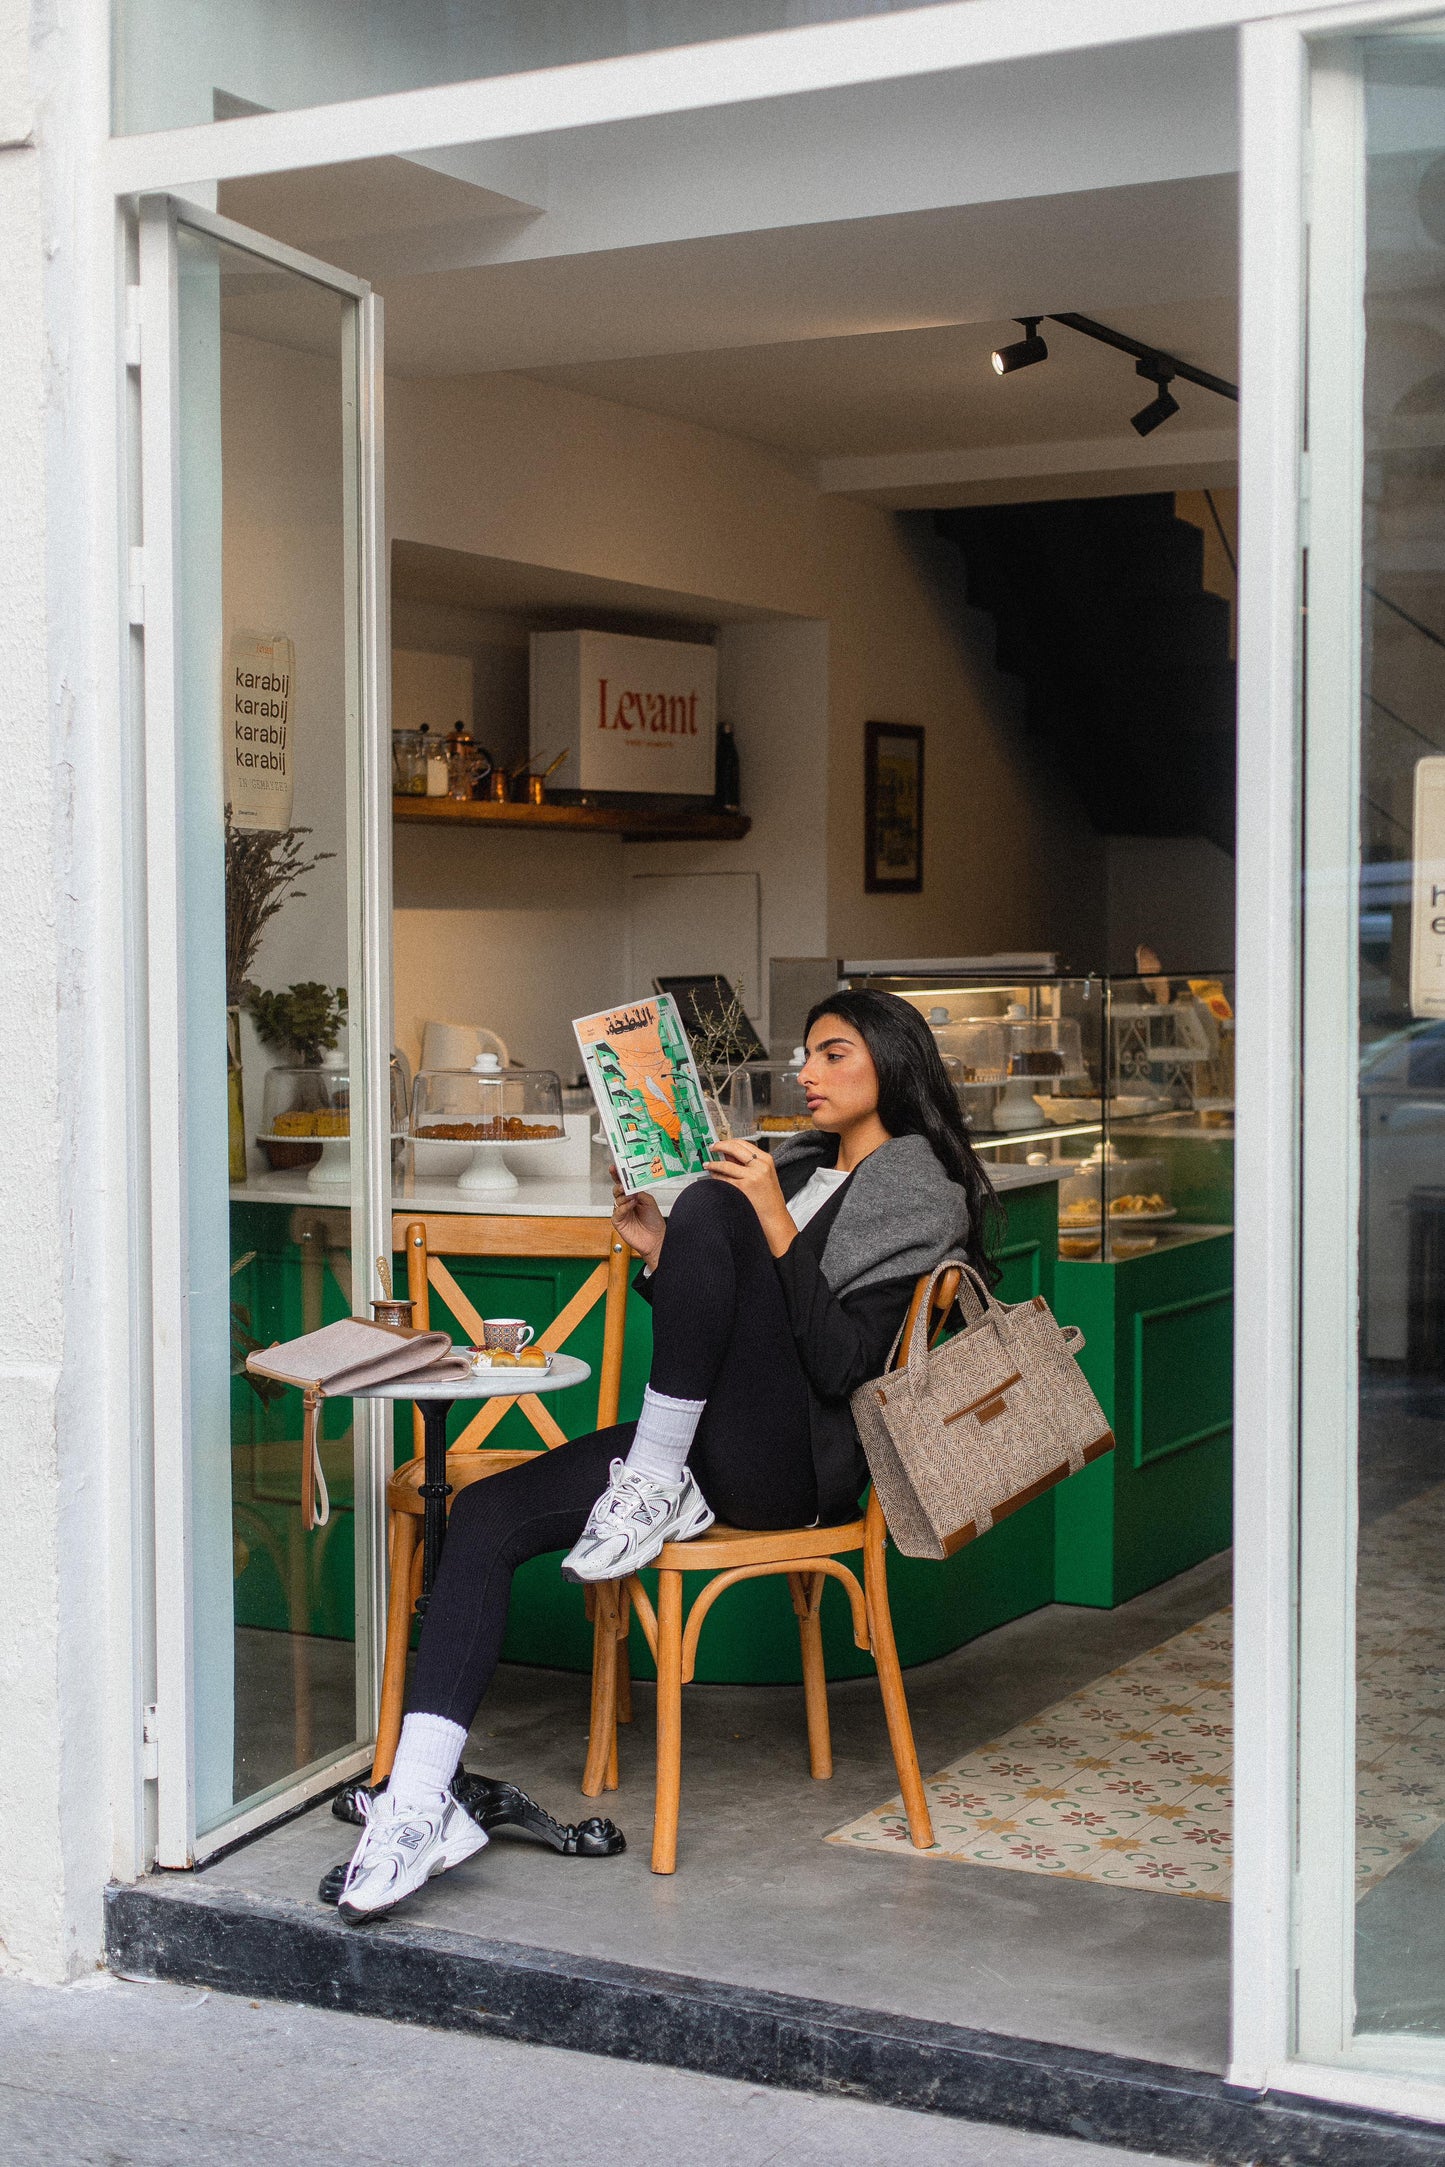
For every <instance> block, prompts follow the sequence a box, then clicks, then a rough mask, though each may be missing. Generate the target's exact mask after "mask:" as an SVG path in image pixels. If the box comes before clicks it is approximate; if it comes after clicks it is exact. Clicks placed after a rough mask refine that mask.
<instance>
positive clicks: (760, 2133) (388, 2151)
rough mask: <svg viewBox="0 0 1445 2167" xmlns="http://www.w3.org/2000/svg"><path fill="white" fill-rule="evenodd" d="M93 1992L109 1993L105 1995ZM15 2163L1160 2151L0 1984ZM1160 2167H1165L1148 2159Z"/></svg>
mask: <svg viewBox="0 0 1445 2167" xmlns="http://www.w3.org/2000/svg"><path fill="white" fill-rule="evenodd" d="M97 1989H98V1990H97ZM0 2129H3V2132H4V2137H3V2146H0V2150H3V2157H4V2160H5V2167H295V2163H296V2162H297V2160H299V2159H315V2160H327V2161H332V2160H338V2161H347V2162H351V2163H354V2167H434V2163H435V2162H436V2161H438V2160H444V2159H450V2158H452V2157H453V2156H456V2157H459V2158H469V2157H473V2156H475V2157H479V2158H482V2159H485V2160H487V2161H488V2162H490V2163H491V2167H574V2163H576V2167H581V2163H583V2162H585V2163H586V2167H636V2162H637V2161H639V2160H642V2159H648V2158H653V2157H663V2158H666V2157H668V2156H674V2157H677V2158H683V2159H686V2158H692V2159H726V2160H727V2161H729V2162H730V2163H731V2167H769V2163H774V2162H779V2161H782V2160H787V2161H788V2162H789V2167H824V2163H825V2162H826V2163H827V2167H876V2163H877V2162H879V2161H886V2162H887V2163H888V2167H943V2163H945V2162H947V2163H948V2167H1149V2159H1150V2157H1152V2155H1146V2154H1141V2153H1138V2152H1129V2153H1125V2152H1120V2151H1117V2150H1116V2149H1115V2148H1114V2147H1113V2146H1103V2145H1099V2146H1095V2145H1090V2144H1081V2143H1077V2142H1075V2141H1074V2140H1073V2139H1072V2138H1062V2137H1037V2136H1032V2135H1029V2134H1026V2133H1021V2132H1019V2131H1015V2130H1006V2129H994V2128H984V2127H979V2126H977V2125H975V2124H971V2123H966V2122H953V2121H943V2120H940V2119H938V2118H936V2117H934V2116H932V2115H923V2114H907V2113H903V2112H900V2111H899V2110H897V2109H895V2108H889V2107H873V2106H865V2105H860V2104H859V2103H857V2102H856V2101H851V2100H836V2099H815V2098H812V2097H809V2096H806V2095H804V2094H802V2093H796V2092H778V2091H771V2090H769V2091H763V2090H759V2089H757V2088H756V2087H754V2086H751V2085H746V2084H736V2083H732V2082H730V2081H729V2080H727V2079H725V2078H721V2077H698V2076H690V2075H685V2074H684V2073H683V2072H681V2071H680V2070H673V2069H653V2068H646V2067H642V2066H639V2065H637V2064H634V2063H631V2062H615V2061H603V2060H601V2059H599V2058H598V2057H597V2056H594V2055H589V2054H571V2053H567V2052H565V2051H563V2050H562V2049H560V2048H555V2047H523V2046H516V2045H514V2044H513V2043H512V2042H511V2041H509V2040H496V2039H468V2038H462V2037H459V2036H458V2035H457V2034H455V2033H452V2032H434V2031H423V2030H419V2029H414V2028H413V2027H411V2026H409V2025H403V2024H390V2023H384V2022H383V2021H381V2020H380V2019H379V2018H376V2017H355V2016H340V2015H336V2014H333V2013H331V2012H330V2011H322V2010H317V2009H298V2008H294V2007H289V2006H287V2005H286V2004H284V2003H273V2002H264V2003H258V2002H246V2001H241V2000H237V1999H234V1998H232V1997H231V1996H229V1995H221V1994H208V1993H206V1992H204V1991H202V1990H199V1989H195V1988H186V1987H170V1986H154V1985H145V1986H141V1985H131V1984H123V1983H121V1982H119V1981H115V1980H97V1981H95V1982H94V1984H93V1986H92V1987H90V1988H87V1989H78V1988H70V1989H68V1990H65V1991H57V1990H55V1989H53V1988H45V1987H27V1986H21V1985H18V1984H17V1983H16V1982H14V1981H13V1980H0ZM1155 2167H1169V2163H1168V2162H1163V2161H1158V2160H1157V2159H1156V2161H1155Z"/></svg>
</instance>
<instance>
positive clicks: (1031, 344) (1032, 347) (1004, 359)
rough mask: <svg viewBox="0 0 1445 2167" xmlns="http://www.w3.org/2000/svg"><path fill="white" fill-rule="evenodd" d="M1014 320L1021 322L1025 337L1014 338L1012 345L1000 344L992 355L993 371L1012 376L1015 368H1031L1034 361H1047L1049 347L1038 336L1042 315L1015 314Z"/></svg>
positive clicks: (996, 373)
mask: <svg viewBox="0 0 1445 2167" xmlns="http://www.w3.org/2000/svg"><path fill="white" fill-rule="evenodd" d="M1014 322H1015V323H1016V324H1022V325H1023V327H1024V330H1025V331H1026V332H1027V333H1028V336H1027V338H1022V339H1015V340H1014V343H1013V345H1012V346H1000V347H999V348H998V349H997V350H996V351H995V353H994V354H993V355H992V357H991V358H992V361H993V366H994V373H995V375H997V376H1012V375H1013V372H1014V370H1015V369H1031V368H1032V367H1033V365H1034V363H1035V362H1036V361H1047V360H1048V358H1049V349H1048V347H1047V346H1046V345H1045V344H1044V342H1043V340H1042V339H1041V338H1040V337H1039V325H1040V324H1041V323H1042V322H1043V318H1042V316H1015V318H1014Z"/></svg>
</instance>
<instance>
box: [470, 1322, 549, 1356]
mask: <svg viewBox="0 0 1445 2167" xmlns="http://www.w3.org/2000/svg"><path fill="white" fill-rule="evenodd" d="M535 1337H536V1334H535V1333H534V1332H533V1330H532V1327H531V1325H530V1324H526V1323H524V1322H523V1320H522V1319H521V1318H520V1317H488V1318H487V1320H486V1322H485V1324H484V1325H483V1327H482V1345H483V1346H484V1347H490V1348H492V1350H493V1351H494V1352H495V1353H498V1354H520V1353H521V1351H522V1349H523V1348H524V1347H527V1346H530V1345H531V1343H532V1341H533V1339H534V1338H535Z"/></svg>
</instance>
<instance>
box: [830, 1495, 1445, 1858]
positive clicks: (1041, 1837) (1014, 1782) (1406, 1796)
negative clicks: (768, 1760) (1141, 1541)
mask: <svg viewBox="0 0 1445 2167" xmlns="http://www.w3.org/2000/svg"><path fill="white" fill-rule="evenodd" d="M1360 1553H1361V1554H1360V1589H1359V1597H1358V1649H1359V1664H1358V1677H1357V1701H1358V1737H1359V1773H1358V1785H1357V1809H1358V1811H1357V1820H1358V1836H1357V1846H1356V1880H1357V1887H1358V1891H1359V1893H1360V1894H1361V1895H1363V1893H1364V1892H1365V1890H1366V1889H1368V1888H1372V1887H1373V1886H1374V1885H1375V1883H1376V1882H1378V1881H1381V1880H1383V1879H1384V1877H1385V1875H1386V1874H1388V1873H1389V1872H1391V1871H1392V1869H1393V1868H1394V1867H1396V1866H1398V1865H1399V1864H1400V1861H1401V1860H1402V1859H1404V1858H1408V1856H1409V1854H1410V1853H1411V1852H1412V1851H1414V1850H1415V1849H1416V1848H1417V1847H1418V1846H1419V1845H1420V1844H1422V1843H1423V1842H1424V1841H1425V1839H1426V1838H1427V1837H1428V1836H1431V1835H1433V1834H1434V1832H1435V1830H1436V1829H1437V1828H1439V1827H1440V1826H1441V1824H1442V1822H1445V1483H1442V1484H1441V1485H1440V1486H1439V1487H1438V1488H1437V1489H1435V1490H1432V1491H1429V1492H1427V1493H1426V1495H1425V1496H1424V1497H1422V1498H1416V1499H1413V1500H1412V1501H1411V1502H1410V1503H1409V1504H1408V1505H1406V1506H1402V1507H1400V1508H1398V1509H1397V1510H1396V1511H1395V1512H1393V1513H1391V1514H1389V1515H1388V1516H1387V1517H1386V1518H1385V1519H1383V1520H1380V1521H1377V1522H1375V1523H1374V1525H1373V1526H1371V1527H1369V1528H1367V1529H1365V1530H1364V1531H1363V1534H1362V1537H1361V1546H1360ZM1232 1624H1233V1619H1232V1614H1231V1612H1230V1611H1229V1610H1220V1611H1217V1612H1216V1613H1215V1614H1214V1616H1212V1617H1209V1618H1205V1619H1203V1620H1201V1622H1200V1623H1199V1624H1198V1625H1192V1626H1190V1627H1189V1629H1188V1631H1187V1632H1183V1633H1179V1634H1176V1635H1175V1637H1174V1638H1173V1639H1172V1640H1167V1641H1165V1642H1164V1643H1163V1645H1162V1646H1161V1647H1158V1648H1151V1649H1150V1650H1149V1651H1148V1653H1147V1654H1145V1655H1141V1656H1138V1657H1136V1659H1135V1660H1134V1661H1133V1662H1131V1663H1126V1664H1124V1665H1123V1667H1122V1668H1121V1669H1119V1670H1116V1671H1111V1672H1110V1673H1109V1675H1108V1676H1107V1677H1105V1678H1100V1679H1098V1680H1096V1681H1095V1683H1094V1684H1092V1685H1089V1686H1086V1687H1085V1689H1084V1690H1083V1691H1082V1692H1081V1693H1071V1694H1070V1695H1069V1696H1068V1698H1067V1699H1066V1700H1061V1701H1058V1702H1056V1703H1055V1705H1054V1706H1053V1707H1052V1708H1047V1709H1045V1710H1044V1712H1043V1714H1042V1715H1039V1716H1036V1717H1034V1718H1033V1720H1032V1721H1030V1722H1028V1723H1020V1724H1017V1725H1016V1726H1015V1727H1014V1729H1013V1730H1010V1731H1006V1732H1005V1733H1004V1734H1003V1735H1002V1737H999V1738H996V1739H994V1740H992V1741H991V1742H990V1743H989V1744H988V1745H985V1746H981V1747H979V1748H978V1750H977V1751H975V1752H973V1753H968V1754H965V1755H964V1756H963V1758H962V1759H961V1760H957V1761H953V1762H951V1763H950V1764H949V1766H948V1767H947V1768H944V1769H942V1770H941V1771H940V1772H939V1774H937V1775H936V1776H934V1777H932V1778H931V1779H930V1780H929V1781H928V1782H927V1784H926V1785H925V1788H926V1790H927V1793H928V1801H929V1809H930V1811H931V1813H932V1816H933V1829H934V1836H935V1839H936V1841H935V1844H934V1847H933V1849H932V1850H931V1851H915V1850H914V1848H913V1846H912V1844H910V1842H909V1841H908V1825H907V1822H906V1821H905V1819H904V1816H903V1808H902V1801H901V1800H900V1799H898V1798H893V1799H890V1800H889V1801H888V1803H887V1804H886V1805H884V1806H880V1807H879V1808H878V1809H877V1810H876V1811H875V1812H872V1813H865V1814H863V1815H861V1816H860V1817H859V1818H858V1819H857V1820H856V1821H850V1822H848V1824H847V1825H846V1826H845V1827H843V1828H840V1829H836V1830H834V1832H833V1833H832V1835H830V1836H829V1837H828V1838H827V1839H826V1840H827V1842H829V1843H836V1844H857V1845H860V1846H862V1847H864V1848H866V1849H874V1850H883V1851H893V1852H895V1853H896V1852H898V1851H900V1850H901V1851H902V1852H904V1853H905V1854H906V1855H907V1856H908V1857H910V1858H926V1859H951V1860H955V1861H958V1862H961V1863H963V1864H965V1865H970V1866H1002V1867H1004V1868H1006V1869H1007V1870H1008V1871H1009V1872H1012V1873H1029V1874H1052V1875H1054V1876H1055V1877H1056V1878H1059V1879H1063V1880H1073V1881H1102V1882H1106V1883H1108V1884H1109V1885H1110V1886H1112V1887H1115V1888H1131V1889H1170V1890H1173V1891H1174V1892H1175V1893H1176V1894H1178V1895H1181V1896H1204V1897H1210V1898H1213V1899H1215V1900H1216V1901H1222V1900H1224V1899H1226V1898H1227V1897H1228V1895H1229V1889H1230V1849H1231V1842H1230V1839H1231V1826H1232V1812H1233V1794H1232V1780H1231V1779H1232V1773H1233V1732H1232V1712H1233V1711H1232V1694H1231V1677H1230V1670H1231V1661H1232V1655H1233V1634H1232Z"/></svg>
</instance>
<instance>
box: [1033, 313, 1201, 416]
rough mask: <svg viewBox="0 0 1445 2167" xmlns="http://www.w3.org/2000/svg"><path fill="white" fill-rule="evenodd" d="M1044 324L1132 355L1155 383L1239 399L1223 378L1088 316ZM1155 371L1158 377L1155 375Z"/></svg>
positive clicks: (1060, 318)
mask: <svg viewBox="0 0 1445 2167" xmlns="http://www.w3.org/2000/svg"><path fill="white" fill-rule="evenodd" d="M1020 320H1021V321H1022V319H1020ZM1044 320H1045V321H1046V322H1047V323H1051V324H1064V325H1066V326H1067V328H1068V329H1069V330H1070V331H1079V332H1082V333H1083V335H1084V337H1085V338H1086V339H1097V340H1098V341H1099V344H1100V345H1101V346H1114V347H1117V348H1118V350H1119V352H1120V353H1121V354H1132V355H1133V356H1134V359H1135V360H1136V361H1147V362H1149V363H1151V364H1152V366H1151V367H1150V368H1149V369H1148V370H1142V369H1141V370H1140V372H1139V373H1140V374H1141V375H1148V376H1150V377H1152V378H1153V379H1154V381H1155V382H1156V383H1157V382H1167V380H1168V378H1169V377H1171V376H1179V377H1182V378H1183V379H1184V381H1185V383H1186V384H1198V385H1199V387H1200V389H1201V390H1202V391H1213V392H1217V393H1218V395H1219V397H1220V398H1221V399H1233V400H1235V401H1236V402H1237V401H1238V399H1239V386H1238V384H1231V383H1230V381H1229V379H1228V378H1227V377H1224V376H1212V375H1211V374H1210V372H1209V370H1208V369H1196V368H1195V366H1194V364H1193V362H1192V361H1181V360H1180V359H1179V356H1178V355H1177V354H1166V353H1165V352H1164V350H1163V348H1162V347H1159V346H1148V345H1146V344H1145V342H1144V340H1143V339H1131V338H1130V337H1129V335H1128V333H1127V332H1125V331H1113V330H1111V329H1110V328H1109V326H1108V324H1101V323H1098V322H1096V320H1095V319H1094V318H1093V317H1092V316H1049V317H1046V318H1045V319H1044ZM1034 321H1037V318H1035V319H1034ZM1156 370H1157V371H1159V372H1161V373H1159V374H1156Z"/></svg>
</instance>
